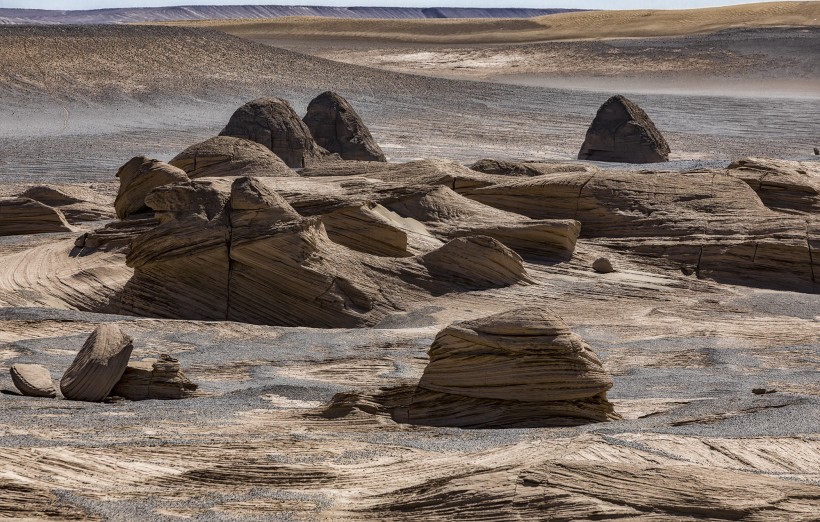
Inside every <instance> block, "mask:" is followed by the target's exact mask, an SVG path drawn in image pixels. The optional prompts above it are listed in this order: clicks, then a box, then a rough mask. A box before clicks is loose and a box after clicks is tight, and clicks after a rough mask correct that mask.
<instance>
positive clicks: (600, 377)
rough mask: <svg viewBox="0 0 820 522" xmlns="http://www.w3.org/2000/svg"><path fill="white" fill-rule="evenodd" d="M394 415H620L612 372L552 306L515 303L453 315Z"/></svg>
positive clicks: (492, 418) (519, 420) (596, 418)
mask: <svg viewBox="0 0 820 522" xmlns="http://www.w3.org/2000/svg"><path fill="white" fill-rule="evenodd" d="M428 354H429V357H430V362H429V364H428V365H427V367H426V368H425V369H424V374H423V375H422V377H421V380H420V381H419V384H418V386H417V388H416V392H415V393H414V394H413V398H412V400H411V402H410V404H409V405H408V406H407V407H406V408H398V409H396V410H395V411H394V414H393V417H394V419H395V420H397V421H399V422H409V423H412V424H427V425H435V426H458V427H534V426H553V425H573V424H583V423H587V422H601V421H607V420H612V419H616V418H618V416H617V415H616V414H615V413H614V409H613V407H612V404H610V403H609V401H608V400H607V398H606V392H607V391H608V390H609V389H610V388H611V387H612V379H611V377H610V376H609V374H608V373H607V372H606V370H605V369H604V368H603V366H602V365H601V362H600V361H599V360H598V358H597V357H596V355H595V353H593V352H592V350H591V349H590V347H589V346H588V345H587V344H586V343H585V342H584V341H583V339H581V338H580V337H578V336H577V335H575V334H573V333H572V332H570V330H569V328H568V327H567V325H566V324H565V323H564V321H563V320H561V318H559V317H558V316H556V315H555V314H554V313H552V312H551V311H549V310H547V309H543V308H536V307H531V308H520V309H516V310H510V311H508V312H503V313H500V314H496V315H492V316H489V317H484V318H481V319H476V320H474V321H469V322H463V323H455V324H453V325H450V326H448V327H447V328H445V329H444V330H442V331H441V332H439V334H438V335H437V336H436V338H435V340H434V341H433V344H432V346H431V347H430V350H429V351H428Z"/></svg>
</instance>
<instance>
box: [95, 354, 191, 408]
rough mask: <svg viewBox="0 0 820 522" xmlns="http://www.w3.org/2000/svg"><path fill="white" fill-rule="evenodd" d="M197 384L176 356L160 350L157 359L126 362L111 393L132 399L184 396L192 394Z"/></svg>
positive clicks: (180, 397) (179, 397)
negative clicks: (188, 376) (183, 370)
mask: <svg viewBox="0 0 820 522" xmlns="http://www.w3.org/2000/svg"><path fill="white" fill-rule="evenodd" d="M197 388H198V386H197V385H196V384H194V383H193V382H191V381H190V380H189V379H188V378H187V377H186V376H185V374H184V373H182V370H181V369H180V365H179V361H178V360H176V359H174V358H173V357H171V356H170V355H166V354H162V355H160V356H159V357H158V358H156V359H153V358H148V359H143V360H141V361H132V362H130V363H128V366H127V367H126V368H125V372H123V374H122V377H121V378H120V380H119V381H118V382H117V384H116V385H115V386H114V389H113V390H111V395H112V396H117V397H122V398H124V399H128V400H131V401H142V400H148V399H185V398H187V397H190V396H191V395H193V393H194V392H195V391H196V390H197Z"/></svg>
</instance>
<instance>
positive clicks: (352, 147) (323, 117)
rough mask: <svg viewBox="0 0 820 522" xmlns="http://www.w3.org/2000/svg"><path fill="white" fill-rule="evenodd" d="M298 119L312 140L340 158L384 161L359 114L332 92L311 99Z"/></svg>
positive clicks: (384, 158) (385, 159) (379, 149)
mask: <svg viewBox="0 0 820 522" xmlns="http://www.w3.org/2000/svg"><path fill="white" fill-rule="evenodd" d="M302 121H304V122H305V125H307V127H308V129H310V133H311V134H312V135H313V139H314V140H316V143H318V144H319V145H320V146H322V147H324V148H325V149H327V150H329V151H330V152H335V153H337V154H338V155H339V156H341V158H342V159H344V160H358V161H387V158H386V157H385V156H384V152H382V150H381V148H380V147H379V146H378V145H377V144H376V141H375V140H374V139H373V136H371V134H370V130H369V129H368V128H367V126H366V125H365V124H364V122H363V121H362V118H361V116H359V114H358V113H357V112H356V110H355V109H354V108H353V106H352V105H350V103H348V101H347V100H345V99H344V98H342V97H341V96H339V95H338V94H336V93H335V92H331V91H327V92H323V93H322V94H320V95H319V96H317V97H315V98H314V99H313V100H311V102H310V104H308V108H307V114H306V115H305V117H304V118H303V119H302Z"/></svg>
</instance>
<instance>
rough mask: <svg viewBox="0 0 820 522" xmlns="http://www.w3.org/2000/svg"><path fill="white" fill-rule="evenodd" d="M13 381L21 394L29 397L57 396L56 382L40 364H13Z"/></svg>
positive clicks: (11, 371)
mask: <svg viewBox="0 0 820 522" xmlns="http://www.w3.org/2000/svg"><path fill="white" fill-rule="evenodd" d="M10 373H11V380H12V382H13V383H14V386H16V387H17V389H18V390H20V393H22V394H23V395H25V396H27V397H50V398H54V397H56V396H57V389H56V388H55V387H54V381H52V380H51V372H50V371H48V368H46V367H45V366H41V365H39V364H13V365H12V366H11V369H10Z"/></svg>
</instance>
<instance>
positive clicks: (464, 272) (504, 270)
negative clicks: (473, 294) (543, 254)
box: [422, 236, 530, 288]
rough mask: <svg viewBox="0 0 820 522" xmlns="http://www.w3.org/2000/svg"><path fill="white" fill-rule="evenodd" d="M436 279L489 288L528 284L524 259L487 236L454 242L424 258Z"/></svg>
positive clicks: (455, 240)
mask: <svg viewBox="0 0 820 522" xmlns="http://www.w3.org/2000/svg"><path fill="white" fill-rule="evenodd" d="M422 262H423V263H424V265H425V266H426V267H427V269H428V270H429V271H430V273H432V274H434V275H435V276H436V278H437V279H449V280H451V281H457V282H461V283H462V284H464V285H468V286H478V287H482V288H489V287H493V286H507V285H512V284H515V283H520V282H529V281H530V279H529V277H528V276H527V271H526V270H525V269H524V262H523V260H522V259H521V257H520V256H519V255H518V254H516V253H515V252H513V251H512V250H510V249H509V248H507V247H506V246H504V245H503V244H502V243H501V242H500V241H498V240H496V239H493V238H491V237H487V236H470V237H460V238H457V239H453V240H452V241H450V242H448V243H447V244H445V245H444V246H443V247H441V248H439V249H436V250H433V251H432V252H430V253H428V254H425V255H424V256H423V257H422Z"/></svg>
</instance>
